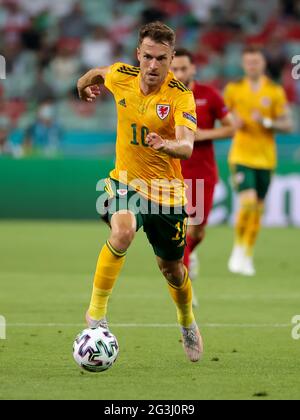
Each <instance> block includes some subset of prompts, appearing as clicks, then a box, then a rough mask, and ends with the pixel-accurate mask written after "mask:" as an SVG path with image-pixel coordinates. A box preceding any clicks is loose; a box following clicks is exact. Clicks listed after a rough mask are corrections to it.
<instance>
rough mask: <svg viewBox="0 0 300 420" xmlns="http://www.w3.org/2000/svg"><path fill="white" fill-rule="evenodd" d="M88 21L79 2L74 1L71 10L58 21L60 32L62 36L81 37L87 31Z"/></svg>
mask: <svg viewBox="0 0 300 420" xmlns="http://www.w3.org/2000/svg"><path fill="white" fill-rule="evenodd" d="M88 29H89V28H88V21H87V18H86V16H85V14H84V13H83V10H82V7H81V4H80V3H79V2H76V3H75V4H74V6H73V8H72V10H71V12H70V13H69V14H68V15H67V16H65V17H64V18H63V19H62V20H61V22H60V34H61V36H62V37H64V38H79V39H83V38H84V37H85V36H86V35H87V33H88Z"/></svg>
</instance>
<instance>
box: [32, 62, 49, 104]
mask: <svg viewBox="0 0 300 420" xmlns="http://www.w3.org/2000/svg"><path fill="white" fill-rule="evenodd" d="M27 96H28V98H29V99H30V101H32V102H36V103H38V104H40V103H42V102H47V101H51V100H54V99H55V94H54V90H53V88H52V86H51V85H50V84H49V83H48V82H47V81H46V79H45V73H44V71H43V70H42V69H39V70H38V71H37V75H36V80H35V84H34V86H32V87H31V89H30V90H29V91H28V93H27Z"/></svg>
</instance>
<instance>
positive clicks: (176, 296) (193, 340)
mask: <svg viewBox="0 0 300 420" xmlns="http://www.w3.org/2000/svg"><path fill="white" fill-rule="evenodd" d="M169 210H170V209H169ZM179 210H180V214H175V211H173V212H172V210H170V213H171V214H165V213H163V212H161V214H158V215H150V216H148V220H146V221H145V223H144V230H145V232H146V234H147V237H148V239H149V241H150V243H151V245H152V247H153V250H154V252H155V255H156V257H157V260H158V265H159V268H160V270H161V272H162V273H163V275H164V277H165V278H166V280H167V282H168V286H169V291H170V294H171V296H172V298H173V301H174V303H175V305H176V308H177V318H178V322H179V325H180V326H181V329H182V337H183V344H184V349H185V351H186V354H187V356H188V358H189V359H190V360H191V361H198V360H199V359H200V357H201V355H202V353H203V343H202V338H201V335H200V332H199V329H198V327H197V324H196V322H195V317H194V313H193V306H192V296H193V294H192V283H191V280H190V278H189V275H188V271H187V268H186V267H185V266H184V264H183V254H184V247H185V239H186V230H187V221H188V218H187V214H186V213H185V210H184V209H183V208H182V209H179Z"/></svg>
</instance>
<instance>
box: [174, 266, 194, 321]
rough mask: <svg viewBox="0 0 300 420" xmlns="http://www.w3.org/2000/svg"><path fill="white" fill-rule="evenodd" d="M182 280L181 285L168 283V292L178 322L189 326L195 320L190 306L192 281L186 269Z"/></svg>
mask: <svg viewBox="0 0 300 420" xmlns="http://www.w3.org/2000/svg"><path fill="white" fill-rule="evenodd" d="M185 270H186V273H185V277H184V282H183V285H182V286H181V287H176V286H173V285H171V284H170V283H168V287H169V291H170V294H171V296H172V298H173V300H174V302H175V305H176V307H177V317H178V322H179V324H180V325H181V326H183V327H190V326H191V324H192V323H193V322H194V321H195V317H194V313H193V307H192V293H193V292H192V283H191V280H190V278H189V274H188V271H187V269H185Z"/></svg>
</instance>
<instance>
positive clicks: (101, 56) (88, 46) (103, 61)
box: [82, 26, 114, 68]
mask: <svg viewBox="0 0 300 420" xmlns="http://www.w3.org/2000/svg"><path fill="white" fill-rule="evenodd" d="M113 61H114V58H113V44H112V42H111V40H110V38H109V36H108V33H107V31H106V29H105V28H104V27H102V26H97V27H96V28H95V29H94V31H93V36H92V38H91V39H87V40H86V41H84V42H83V45H82V62H83V64H84V66H85V67H86V68H93V67H99V66H107V65H110V64H111V63H112V62H113Z"/></svg>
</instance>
